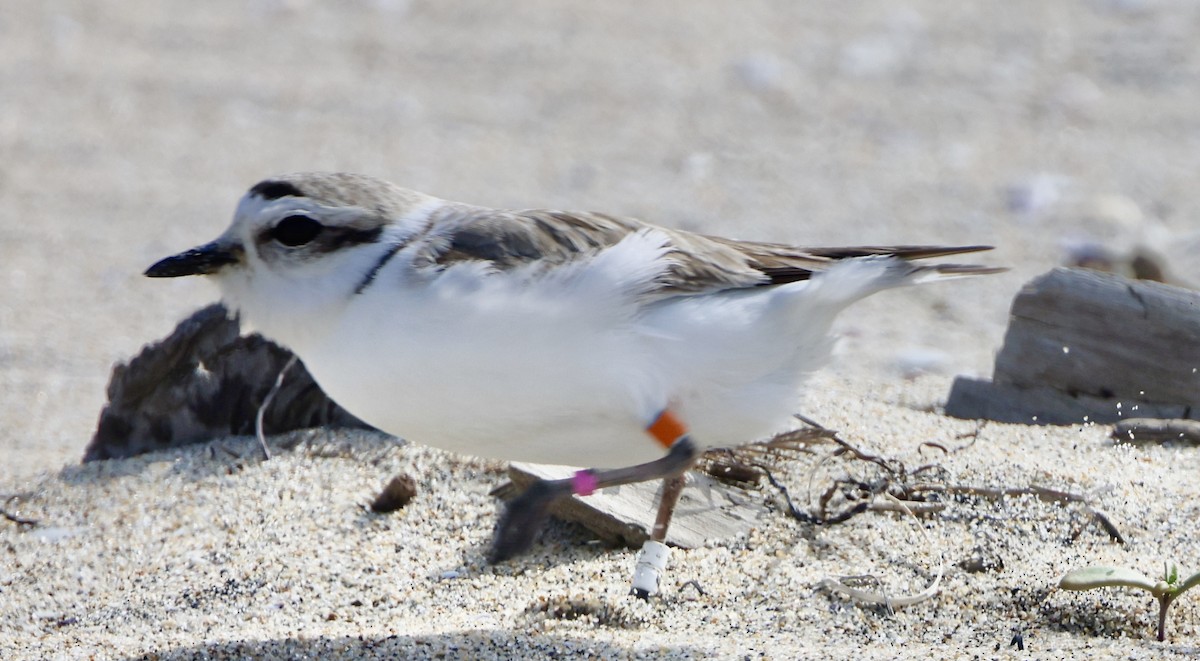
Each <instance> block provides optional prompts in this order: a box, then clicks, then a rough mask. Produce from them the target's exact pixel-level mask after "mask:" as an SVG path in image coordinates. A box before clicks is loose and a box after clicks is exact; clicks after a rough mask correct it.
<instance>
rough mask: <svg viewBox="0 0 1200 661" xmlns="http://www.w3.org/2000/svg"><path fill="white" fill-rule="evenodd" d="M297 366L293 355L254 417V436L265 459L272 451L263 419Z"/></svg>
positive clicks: (280, 371) (269, 456)
mask: <svg viewBox="0 0 1200 661" xmlns="http://www.w3.org/2000/svg"><path fill="white" fill-rule="evenodd" d="M295 364H296V356H295V355H293V356H292V357H291V358H289V359H288V361H287V363H286V364H285V365H284V366H283V369H281V370H279V375H278V376H276V377H275V385H273V386H271V390H270V391H269V392H268V393H267V396H266V397H264V398H263V402H262V406H259V407H258V415H256V416H254V435H255V436H256V437H258V444H259V445H261V446H262V451H263V459H264V460H265V459H270V458H271V451H270V450H268V449H267V436H266V434H264V433H263V417H264V416H265V415H266V413H267V407H268V406H270V405H271V400H272V399H275V393H277V392H279V389H280V388H281V387H283V377H284V375H285V374H287V372H288V370H290V369H291V368H292V365H295Z"/></svg>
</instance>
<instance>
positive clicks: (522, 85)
mask: <svg viewBox="0 0 1200 661" xmlns="http://www.w3.org/2000/svg"><path fill="white" fill-rule="evenodd" d="M1198 43H1200V3H1197V2H1172V1H1168V0H1077V1H1063V2H1044V1H1042V0H993V1H988V2H969V3H958V2H940V1H937V0H904V1H901V2H896V1H893V0H879V1H870V0H863V1H855V2H844V3H816V2H787V1H772V0H748V1H745V2H738V3H726V2H709V1H702V2H697V1H694V0H693V1H682V0H664V1H660V2H645V3H619V2H610V3H603V2H555V1H541V0H521V1H518V2H503V3H501V2H482V1H473V2H461V1H455V2H433V1H422V0H412V1H407V0H373V1H358V2H344V3H331V2H330V3H322V2H316V1H308V0H290V1H289V0H252V1H249V2H229V1H225V0H216V1H212V2H203V3H200V2H160V1H151V0H130V1H128V2H121V3H97V2H87V1H69V0H39V1H37V2H30V1H27V2H10V3H8V4H7V5H6V6H5V8H4V10H3V12H0V155H2V156H3V158H2V159H0V278H2V281H3V286H2V287H0V393H2V395H0V422H2V423H3V424H2V426H0V456H2V457H3V460H2V461H0V491H8V490H15V489H16V488H17V486H18V485H20V484H22V483H23V481H24V480H25V479H27V478H29V477H30V476H32V475H33V474H34V473H36V472H38V471H44V470H51V471H53V470H57V469H58V468H59V467H61V466H62V465H64V464H66V463H69V462H74V461H77V460H78V458H79V457H80V456H81V454H82V449H83V447H84V445H85V444H86V442H87V440H88V438H89V437H90V435H91V432H92V427H93V425H94V423H95V420H96V416H97V414H98V412H99V409H100V406H101V405H102V403H103V401H104V385H105V383H106V381H107V378H108V374H109V369H110V366H111V364H112V363H113V361H115V360H120V359H126V358H128V357H129V356H131V355H132V354H133V353H135V352H136V351H137V350H138V349H139V347H140V346H141V345H142V344H143V343H144V342H147V341H150V340H152V339H155V338H158V337H161V336H162V335H164V334H165V333H167V332H168V331H169V330H170V329H171V328H172V327H173V325H174V324H175V323H176V322H177V321H178V320H179V319H180V318H181V317H183V316H184V315H186V314H187V313H189V312H190V311H191V310H193V309H194V308H196V307H198V306H200V305H202V304H205V303H207V302H209V301H211V300H213V299H214V298H215V290H214V289H213V288H212V287H211V286H210V285H209V284H208V283H205V282H203V281H199V280H189V279H182V280H179V281H150V280H148V279H145V278H143V277H141V275H140V274H141V272H142V270H144V268H145V267H146V266H148V265H149V264H150V263H151V262H153V261H154V260H156V259H157V258H159V257H162V256H165V255H167V254H169V253H172V252H174V251H177V250H180V249H183V248H187V247H190V246H192V245H195V244H197V243H200V242H203V241H206V240H208V239H210V238H212V237H214V236H215V235H216V234H218V233H219V232H220V231H222V229H223V228H224V227H225V226H226V224H227V222H228V221H229V218H230V216H231V213H232V210H233V206H234V204H235V202H236V200H237V198H238V197H239V196H240V195H241V194H242V192H243V191H244V190H245V188H246V187H247V186H249V185H250V184H252V183H254V182H255V181H257V180H259V179H261V178H263V177H265V176H268V175H271V174H274V173H279V172H286V171H292V170H314V169H319V170H350V171H358V172H363V173H369V174H373V175H377V176H380V177H383V178H386V179H390V180H392V181H395V182H397V183H399V184H401V185H403V186H407V187H410V188H415V189H418V190H422V191H426V192H429V193H433V194H436V195H439V196H442V197H447V198H451V199H458V200H462V201H467V202H473V203H479V204H486V205H492V206H512V207H534V206H536V207H564V208H575V209H593V210H602V211H607V212H612V213H618V214H629V215H635V216H638V217H641V218H644V219H646V220H650V221H652V222H657V223H661V224H665V225H671V226H678V227H684V228H688V229H694V230H699V231H704V232H709V233H715V234H723V235H730V236H736V237H742V238H753V239H763V240H776V241H788V242H794V243H799V244H808V245H853V244H863V243H945V244H959V243H987V244H993V245H995V246H997V250H996V251H995V252H994V253H992V254H989V255H985V256H982V257H981V258H980V259H982V260H985V261H987V262H988V263H993V264H1004V265H1008V266H1011V267H1012V268H1013V271H1012V272H1011V273H1009V274H1006V275H1003V276H998V277H993V278H986V279H978V280H976V281H972V282H964V283H955V284H953V285H944V286H938V287H933V288H927V289H921V290H913V291H904V292H892V293H889V294H887V295H885V296H881V297H878V298H877V299H874V300H872V301H869V302H867V303H866V304H864V305H862V306H859V307H858V308H856V309H855V311H853V312H851V313H849V314H848V315H847V316H846V319H845V320H844V322H843V327H842V330H843V332H845V333H846V335H847V337H848V342H847V348H846V349H845V350H844V351H843V352H842V353H843V363H846V364H844V365H842V366H840V367H836V368H834V369H835V371H834V372H833V373H834V374H846V375H847V378H850V377H851V376H855V375H857V376H856V378H858V377H861V378H864V379H873V380H879V381H885V380H890V381H897V382H898V381H899V380H900V379H901V377H902V376H904V375H905V374H911V373H912V372H914V371H920V370H930V371H932V372H934V373H935V374H937V375H940V376H939V377H938V378H940V379H942V380H941V381H938V382H937V391H939V392H941V391H942V390H943V386H948V383H949V379H950V377H951V376H952V375H953V374H955V373H972V374H988V373H990V368H991V359H992V355H993V352H994V351H995V349H996V348H997V347H998V346H999V343H1000V341H1001V338H1002V334H1003V329H1004V324H1005V322H1006V315H1007V309H1008V305H1009V303H1010V301H1011V298H1012V296H1013V294H1015V292H1016V291H1017V289H1018V288H1019V287H1020V285H1021V284H1022V283H1023V282H1024V281H1026V280H1028V279H1029V278H1030V277H1032V276H1033V275H1036V274H1038V273H1041V272H1043V271H1045V270H1047V269H1048V268H1050V267H1051V266H1053V265H1054V264H1056V263H1057V262H1058V260H1059V258H1060V255H1061V250H1062V247H1061V246H1062V243H1063V242H1064V241H1072V240H1075V239H1076V238H1077V237H1080V236H1092V237H1099V238H1101V239H1108V238H1113V237H1121V236H1124V234H1123V233H1126V232H1128V231H1129V228H1130V227H1133V228H1135V231H1136V228H1137V227H1138V226H1139V225H1140V224H1142V223H1151V222H1155V223H1160V224H1161V226H1162V227H1165V228H1166V230H1167V231H1168V232H1180V233H1183V232H1187V231H1190V230H1192V229H1194V228H1195V226H1196V224H1197V221H1196V219H1197V218H1198V217H1200V195H1197V193H1196V183H1197V181H1198V179H1197V177H1198V175H1200V103H1198V97H1197V94H1198V93H1200V92H1198V90H1200V88H1198V87H1197V81H1200V48H1198V47H1197V44H1198ZM838 370H841V372H839V371H838ZM818 397H819V396H818Z"/></svg>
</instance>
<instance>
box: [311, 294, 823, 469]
mask: <svg viewBox="0 0 1200 661" xmlns="http://www.w3.org/2000/svg"><path fill="white" fill-rule="evenodd" d="M485 296H486V297H490V298H488V299H484V298H481V297H485ZM762 296H767V294H765V293H764V294H763V295H762ZM506 297H507V298H506ZM547 300H552V301H553V304H549V305H547V304H545V303H546V301H547ZM765 300H766V299H765V298H764V299H763V301H765ZM633 305H634V304H633V303H632V302H629V301H626V302H617V303H612V302H608V303H605V302H603V301H601V302H597V301H595V300H587V299H578V300H571V299H570V298H569V297H565V298H564V297H562V296H557V297H550V298H549V299H547V298H545V297H539V296H538V295H537V293H536V292H533V293H532V294H531V295H530V296H526V297H523V296H511V295H509V292H505V291H496V290H488V289H482V290H480V291H475V292H471V291H461V292H456V293H455V295H454V296H437V295H429V294H428V292H414V293H413V295H412V296H411V297H408V298H402V297H397V296H396V295H395V294H394V293H392V294H390V295H389V299H388V301H387V305H386V306H382V305H380V304H379V303H378V302H376V303H372V301H371V299H370V298H368V297H366V296H364V297H362V299H361V300H356V301H354V303H353V304H352V305H351V306H350V307H348V308H347V309H346V310H345V312H344V313H343V314H342V315H341V322H340V323H339V324H338V325H337V329H336V331H335V332H333V333H330V334H328V335H325V336H324V337H323V338H322V339H319V340H315V341H314V340H308V341H303V340H302V341H296V342H291V343H290V344H292V346H293V348H294V349H295V350H296V351H297V352H298V353H299V354H300V357H301V358H302V359H303V360H304V361H305V364H306V366H307V367H308V369H309V370H310V372H311V373H312V374H313V376H314V378H316V380H317V382H318V383H319V384H320V385H321V387H322V388H323V389H324V390H325V391H326V392H327V393H328V394H329V395H330V396H331V397H332V398H333V399H334V400H335V401H337V402H338V403H339V404H341V405H342V406H343V407H345V408H346V409H347V410H349V411H350V412H351V413H353V414H354V415H356V416H358V417H359V418H361V419H362V420H364V421H366V422H367V423H369V424H371V425H373V426H375V427H378V428H379V429H382V430H384V431H387V432H389V433H392V434H395V435H397V436H401V437H404V438H406V439H409V440H411V441H414V442H417V443H422V444H426V445H431V446H434V447H439V448H443V449H446V450H450V451H454V452H459V453H463V454H470V455H476V456H481V457H490V458H497V459H505V460H517V461H531V462H537V463H556V464H568V465H576V466H594V467H608V466H623V465H630V464H634V463H641V462H644V461H649V460H652V459H655V458H657V457H660V456H662V454H663V453H664V451H665V450H664V448H663V446H662V445H660V444H659V443H658V442H657V441H656V440H654V439H653V438H651V437H650V436H649V435H648V434H646V433H645V431H644V429H645V426H646V425H647V424H649V423H650V422H651V421H652V420H653V418H654V417H655V415H656V414H657V413H658V412H659V411H661V410H662V409H663V408H664V407H667V406H670V407H671V408H672V409H673V410H674V411H676V412H677V413H678V414H679V415H680V417H681V418H682V419H683V421H684V422H685V423H686V424H687V425H688V426H689V428H690V429H691V431H692V436H693V438H694V439H695V440H696V442H697V443H699V444H700V445H701V446H716V445H732V444H736V443H741V442H746V441H751V440H754V439H756V438H759V437H761V436H762V435H765V434H767V433H770V432H772V431H776V430H778V429H780V428H781V427H783V426H785V425H786V424H787V421H788V418H789V415H790V413H791V412H792V411H793V410H794V404H795V397H796V393H797V390H798V388H799V385H800V380H801V378H802V372H804V371H806V370H807V369H808V368H810V367H811V366H807V365H804V364H800V362H798V361H797V360H796V359H795V355H794V354H795V353H796V352H795V344H794V342H795V340H796V338H794V337H789V336H790V335H792V333H790V332H786V330H785V329H781V328H778V327H774V324H771V323H767V324H766V325H764V324H763V323H762V322H763V319H762V317H763V315H764V310H765V309H766V305H765V303H762V302H761V301H758V300H756V299H754V298H753V297H749V296H747V297H743V298H742V299H737V298H733V297H727V298H724V299H720V298H716V297H714V298H712V299H711V300H707V301H706V300H705V299H704V298H695V297H693V298H689V299H681V302H679V303H675V302H671V301H668V302H664V303H660V304H655V306H654V307H651V308H649V309H641V310H638V311H637V312H638V314H631V310H633V307H632V306H633ZM385 311H386V312H385ZM787 330H790V329H787ZM822 332H823V331H822ZM806 360H807V358H806ZM801 362H802V361H801Z"/></svg>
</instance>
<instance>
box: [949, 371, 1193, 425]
mask: <svg viewBox="0 0 1200 661" xmlns="http://www.w3.org/2000/svg"><path fill="white" fill-rule="evenodd" d="M946 414H947V415H952V416H954V417H956V418H966V419H969V420H994V421H996V422H1011V423H1017V424H1026V425H1070V424H1076V423H1081V422H1095V423H1099V424H1112V423H1115V422H1120V421H1121V420H1124V419H1126V418H1128V417H1130V416H1138V417H1140V418H1187V417H1196V416H1200V408H1198V407H1192V406H1188V405H1186V404H1156V403H1153V402H1140V401H1137V400H1134V399H1128V398H1126V399H1117V398H1113V399H1105V398H1103V397H1091V396H1089V395H1083V394H1075V395H1072V394H1069V393H1065V392H1063V391H1061V390H1055V389H1054V388H1045V387H1043V388H1022V387H1019V386H1012V385H1003V384H998V383H993V382H991V381H987V380H984V379H971V378H967V377H962V376H960V377H958V378H957V379H955V380H954V385H952V386H951V387H950V396H949V398H948V399H947V401H946Z"/></svg>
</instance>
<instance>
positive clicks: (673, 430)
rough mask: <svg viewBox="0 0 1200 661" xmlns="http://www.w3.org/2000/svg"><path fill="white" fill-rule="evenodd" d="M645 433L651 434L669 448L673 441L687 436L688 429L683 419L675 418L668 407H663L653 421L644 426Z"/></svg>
mask: <svg viewBox="0 0 1200 661" xmlns="http://www.w3.org/2000/svg"><path fill="white" fill-rule="evenodd" d="M646 433H647V434H650V435H651V436H653V437H654V440H656V441H658V442H659V443H661V444H662V446H663V447H665V448H669V447H671V446H672V445H674V444H675V441H678V440H679V439H681V438H683V437H684V436H687V433H688V430H687V426H685V425H684V424H683V421H682V420H680V419H679V418H676V417H675V414H674V413H671V410H670V409H663V410H662V413H659V414H658V417H657V418H655V419H654V422H651V423H650V426H648V427H646Z"/></svg>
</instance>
